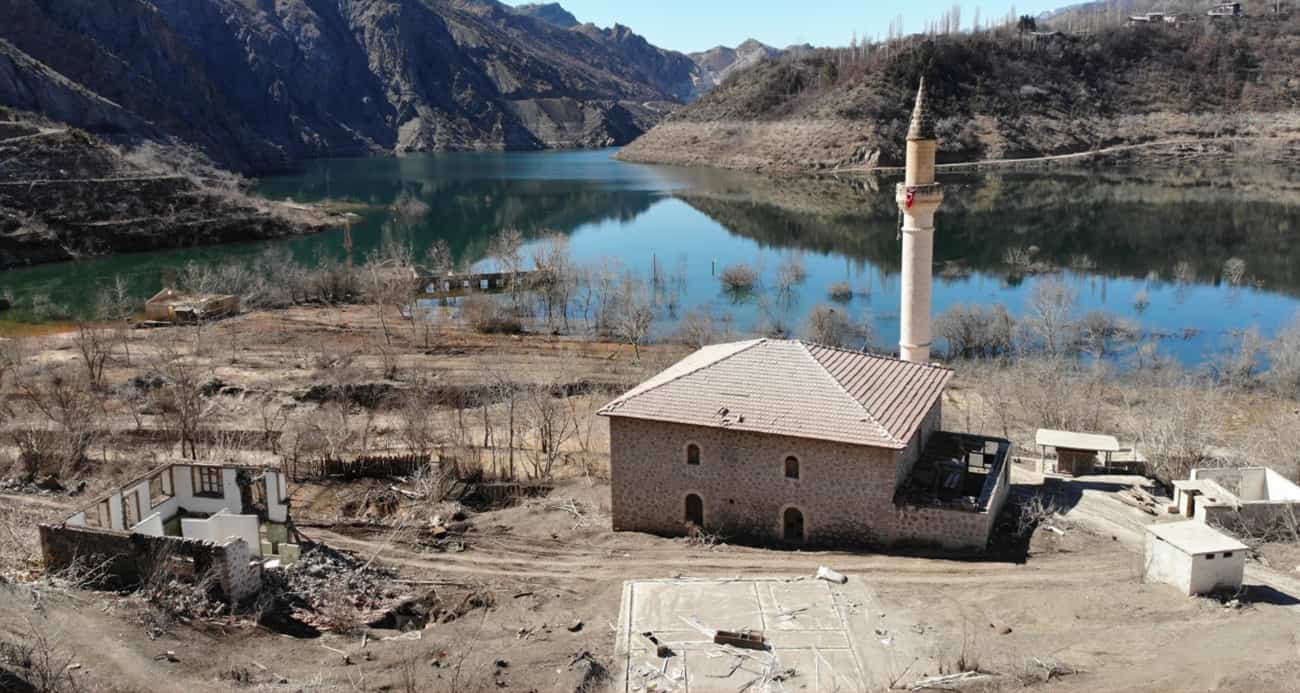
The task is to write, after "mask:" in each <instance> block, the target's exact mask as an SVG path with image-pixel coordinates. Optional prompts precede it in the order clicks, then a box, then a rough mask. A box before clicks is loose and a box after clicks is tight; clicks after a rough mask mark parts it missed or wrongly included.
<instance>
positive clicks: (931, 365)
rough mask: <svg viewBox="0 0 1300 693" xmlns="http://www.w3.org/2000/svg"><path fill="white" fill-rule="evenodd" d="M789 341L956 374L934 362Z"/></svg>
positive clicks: (808, 341)
mask: <svg viewBox="0 0 1300 693" xmlns="http://www.w3.org/2000/svg"><path fill="white" fill-rule="evenodd" d="M789 341H792V342H799V343H800V344H803V345H804V346H805V347H816V348H818V349H826V350H827V351H834V352H837V353H840V354H845V355H848V356H856V357H863V358H869V359H874V360H877V361H892V362H894V363H901V364H907V365H909V366H916V367H918V368H929V369H933V370H939V371H948V372H949V373H955V372H956V371H954V370H953V369H952V368H949V367H948V366H945V365H943V364H941V363H936V362H930V363H919V362H916V361H904V360H903V359H901V358H899V357H897V356H891V355H889V354H877V353H874V352H869V351H855V350H853V349H845V348H844V347H837V346H831V345H829V344H822V343H821V342H814V341H811V340H807V339H792V340H789ZM810 352H811V350H810Z"/></svg>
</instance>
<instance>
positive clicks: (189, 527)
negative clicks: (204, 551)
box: [181, 518, 215, 543]
mask: <svg viewBox="0 0 1300 693" xmlns="http://www.w3.org/2000/svg"><path fill="white" fill-rule="evenodd" d="M181 536H182V537H185V538H186V539H198V540H199V541H206V542H212V541H213V539H212V525H210V524H208V521H207V520H194V519H189V518H182V519H181ZM214 543H215V542H214Z"/></svg>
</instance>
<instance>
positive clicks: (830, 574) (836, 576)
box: [816, 566, 849, 585]
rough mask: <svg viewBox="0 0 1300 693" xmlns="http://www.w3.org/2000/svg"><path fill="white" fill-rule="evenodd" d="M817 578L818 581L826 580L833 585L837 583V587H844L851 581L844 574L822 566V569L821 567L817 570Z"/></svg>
mask: <svg viewBox="0 0 1300 693" xmlns="http://www.w3.org/2000/svg"><path fill="white" fill-rule="evenodd" d="M816 577H817V579H818V580H825V581H827V582H833V583H835V584H837V585H843V584H844V583H846V582H848V581H849V578H848V576H846V575H844V574H843V573H839V572H836V571H834V570H831V569H830V568H827V567H826V566H821V567H819V568H818V569H817V576H816Z"/></svg>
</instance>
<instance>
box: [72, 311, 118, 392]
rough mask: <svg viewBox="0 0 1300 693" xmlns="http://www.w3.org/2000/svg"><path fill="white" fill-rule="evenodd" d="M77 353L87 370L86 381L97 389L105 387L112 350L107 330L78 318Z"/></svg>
mask: <svg viewBox="0 0 1300 693" xmlns="http://www.w3.org/2000/svg"><path fill="white" fill-rule="evenodd" d="M76 345H77V355H78V356H80V357H81V363H82V366H84V367H85V370H86V382H87V383H88V384H89V386H90V387H91V388H93V389H95V390H100V389H102V388H103V387H104V369H105V367H106V366H107V365H108V355H109V352H110V351H111V350H112V344H111V340H110V338H109V334H108V333H107V331H106V330H104V329H103V328H101V327H99V326H98V325H95V324H94V323H91V322H90V321H87V320H77V333H76Z"/></svg>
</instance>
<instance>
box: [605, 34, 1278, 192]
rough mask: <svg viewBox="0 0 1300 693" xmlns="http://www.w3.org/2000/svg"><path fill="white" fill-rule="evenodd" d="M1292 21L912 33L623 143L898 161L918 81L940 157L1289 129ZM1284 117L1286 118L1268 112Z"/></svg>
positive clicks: (810, 59)
mask: <svg viewBox="0 0 1300 693" xmlns="http://www.w3.org/2000/svg"><path fill="white" fill-rule="evenodd" d="M1298 32H1300V17H1295V18H1291V19H1288V20H1285V21H1279V20H1275V19H1259V20H1251V21H1241V22H1216V23H1210V22H1208V21H1207V22H1203V23H1202V24H1201V25H1200V26H1198V27H1196V28H1195V30H1190V29H1187V28H1181V29H1175V28H1172V27H1169V28H1167V27H1166V26H1165V25H1158V26H1147V27H1138V28H1132V29H1130V28H1114V29H1109V30H1103V31H1099V32H1096V33H1093V34H1090V35H1086V36H1069V35H1066V36H1058V37H1045V38H1039V39H1035V38H1031V37H1027V36H1026V37H1022V36H1020V35H1018V34H1016V33H1015V32H1014V31H1003V32H981V33H980V34H977V35H969V34H967V35H960V36H940V37H936V38H934V39H924V38H922V37H913V38H911V39H907V40H903V41H898V42H894V43H892V44H889V45H886V46H875V47H872V48H870V49H869V50H867V51H865V53H864V52H863V51H861V50H859V51H857V52H856V53H852V52H850V51H848V50H823V51H816V52H812V53H809V54H807V55H803V56H785V57H782V58H778V59H774V60H768V61H764V62H761V63H759V64H758V65H757V66H755V67H754V68H753V69H750V70H747V71H745V72H743V73H741V74H740V75H738V76H737V77H735V78H732V79H730V80H729V81H728V82H727V83H726V84H724V85H722V86H720V87H719V88H717V89H715V90H713V91H712V92H710V93H709V94H707V95H706V96H704V97H703V98H701V99H700V100H698V101H697V102H695V103H694V104H692V105H690V106H688V107H686V108H684V109H682V110H680V111H677V112H676V113H674V114H673V115H672V116H670V117H669V118H667V119H665V121H664V122H662V123H661V124H660V125H658V126H656V128H655V129H654V130H652V131H651V132H649V133H647V134H646V135H645V136H643V137H641V138H640V139H638V140H637V141H636V142H634V143H633V144H632V145H630V146H629V147H627V148H625V149H624V150H623V152H622V153H621V154H620V156H621V157H622V158H624V159H628V160H633V161H645V162H658V163H671V164H684V165H710V166H722V167H728V168H738V169H753V170H789V171H796V170H797V171H806V170H816V169H844V168H854V167H874V166H877V165H898V164H901V162H902V152H903V146H904V144H905V133H906V126H907V118H908V115H909V112H910V109H911V104H912V98H913V95H914V93H915V89H916V84H917V81H918V80H919V78H920V77H921V75H922V74H925V75H926V76H927V78H928V84H929V86H930V93H931V103H932V106H933V110H934V112H935V114H936V116H937V118H938V123H937V125H938V131H939V136H940V139H941V140H942V144H941V157H942V160H943V161H947V162H957V161H977V160H987V159H1003V158H1024V157H1039V156H1051V155H1058V154H1068V153H1072V152H1082V151H1089V150H1095V149H1099V148H1103V147H1109V146H1113V145H1123V144H1131V143H1146V142H1158V141H1167V140H1169V141H1185V140H1189V139H1199V138H1215V137H1223V136H1237V135H1240V136H1247V137H1275V138H1281V139H1284V140H1285V139H1293V138H1297V137H1300V131H1297V130H1296V127H1295V124H1296V119H1295V118H1294V117H1290V116H1291V115H1293V114H1294V112H1295V108H1296V106H1295V104H1297V103H1300V78H1297V77H1296V75H1297V74H1300V52H1297V51H1295V49H1294V37H1295V36H1296V35H1297V33H1298ZM1278 114H1283V115H1285V116H1287V117H1277V116H1278Z"/></svg>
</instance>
